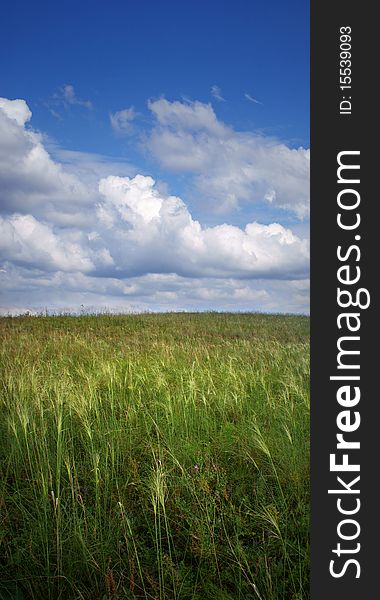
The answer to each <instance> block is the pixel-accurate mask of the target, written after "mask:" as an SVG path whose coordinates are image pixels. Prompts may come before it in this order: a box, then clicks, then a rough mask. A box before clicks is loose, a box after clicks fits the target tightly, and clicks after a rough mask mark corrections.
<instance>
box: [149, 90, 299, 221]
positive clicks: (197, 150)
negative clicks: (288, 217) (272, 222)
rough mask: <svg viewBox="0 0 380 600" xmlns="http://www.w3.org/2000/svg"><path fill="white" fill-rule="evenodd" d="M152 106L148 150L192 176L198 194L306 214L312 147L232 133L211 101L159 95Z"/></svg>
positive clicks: (223, 204)
mask: <svg viewBox="0 0 380 600" xmlns="http://www.w3.org/2000/svg"><path fill="white" fill-rule="evenodd" d="M148 106H149V108H150V110H151V111H152V113H153V115H154V117H155V119H156V126H155V127H154V128H153V130H152V132H151V135H150V136H149V138H148V140H147V142H146V146H147V148H148V149H149V150H150V152H151V153H152V154H153V156H154V157H155V158H156V159H157V161H158V162H159V163H160V164H161V165H162V166H163V167H165V168H167V169H169V170H173V171H185V172H188V173H190V174H192V175H193V176H194V183H195V186H196V188H197V190H198V192H199V193H201V194H202V195H203V196H204V197H206V198H207V199H208V200H209V201H213V202H214V205H215V206H216V207H219V208H222V209H231V208H236V207H237V206H238V205H239V203H241V202H242V201H244V202H260V201H261V202H268V203H272V204H273V205H274V206H276V207H279V208H282V209H287V210H291V211H292V212H294V213H295V214H296V215H297V216H298V217H300V218H303V217H306V216H307V215H308V212H309V162H310V153H309V150H308V149H305V148H302V147H300V148H298V149H292V148H289V147H288V146H286V145H285V144H284V143H281V142H279V141H278V140H275V139H271V138H267V137H264V136H260V135H258V134H254V133H250V132H237V131H234V130H233V129H232V128H230V127H228V126H227V125H225V124H224V123H222V122H221V121H219V120H218V119H217V117H216V115H215V113H214V111H213V108H212V107H211V105H209V104H203V103H201V102H178V101H176V102H169V101H168V100H166V99H164V98H161V99H159V100H156V101H150V102H149V104H148Z"/></svg>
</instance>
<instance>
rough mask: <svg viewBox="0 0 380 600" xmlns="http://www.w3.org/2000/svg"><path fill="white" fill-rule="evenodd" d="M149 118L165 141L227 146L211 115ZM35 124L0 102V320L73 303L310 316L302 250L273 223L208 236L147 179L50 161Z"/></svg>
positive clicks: (169, 109)
mask: <svg viewBox="0 0 380 600" xmlns="http://www.w3.org/2000/svg"><path fill="white" fill-rule="evenodd" d="M151 109H152V111H154V112H155V114H156V115H157V120H158V121H159V123H160V127H162V128H163V129H165V131H166V133H168V134H169V135H170V134H172V133H173V134H174V135H178V134H179V132H181V133H184V134H189V135H190V136H195V138H196V139H198V137H197V136H199V137H202V136H205V138H206V140H207V139H209V140H214V141H215V140H216V139H218V140H219V142H220V143H221V140H224V141H225V143H226V144H227V145H228V144H230V143H232V142H231V130H230V129H229V128H228V127H227V126H225V125H224V124H223V123H220V122H219V121H218V120H217V118H216V116H215V114H214V112H213V111H212V109H211V107H210V106H208V105H204V104H202V103H192V104H191V105H188V104H184V103H181V102H178V103H172V104H170V103H167V102H166V101H162V102H161V101H159V102H158V103H157V102H156V103H152V104H151ZM30 118H31V112H30V110H29V108H28V106H27V104H26V103H25V102H24V101H23V100H13V101H11V100H7V99H0V190H1V192H0V211H1V216H0V288H1V289H2V293H3V299H2V301H1V304H2V306H3V312H4V311H5V312H6V311H7V310H8V309H9V310H11V309H12V310H13V309H15V307H16V308H17V307H18V309H22V308H28V307H35V308H38V306H40V307H41V306H46V305H52V304H53V305H54V306H56V307H60V308H61V309H64V308H65V307H70V308H72V307H73V303H74V304H75V303H76V304H77V306H78V304H79V305H80V304H85V305H86V306H90V305H94V306H97V307H101V306H105V307H108V308H110V307H113V308H115V309H116V308H117V307H120V309H123V310H147V309H156V310H164V309H177V310H178V309H189V310H192V309H210V308H220V309H227V310H228V309H230V310H231V309H236V308H238V307H240V308H242V309H251V310H253V309H260V308H261V309H263V310H265V309H267V310H279V309H280V310H281V309H282V310H296V311H304V310H307V308H306V309H305V307H306V305H307V298H308V291H307V289H306V288H304V287H303V283H302V282H303V281H304V280H305V279H306V278H307V274H308V242H307V240H306V239H302V238H301V237H299V236H298V235H295V234H294V232H292V231H291V230H290V229H287V228H285V227H283V226H282V225H281V224H279V223H271V224H265V225H264V224H260V223H257V222H251V223H248V224H246V225H245V227H237V226H233V225H230V224H227V223H220V224H219V225H215V226H212V227H211V226H209V227H208V226H204V225H202V224H201V223H200V222H199V221H198V220H196V219H195V218H194V217H193V215H192V214H191V211H190V209H189V207H188V206H187V205H186V204H185V203H184V202H183V200H182V199H181V198H179V197H178V196H174V195H170V194H168V193H167V192H166V191H165V188H164V187H163V186H158V185H156V183H155V181H154V179H153V178H152V177H149V176H145V175H141V174H136V173H135V172H132V173H130V174H129V176H127V175H124V176H120V175H119V176H116V175H114V174H110V173H109V170H110V169H111V170H112V169H113V168H116V167H117V163H114V164H113V165H112V164H108V165H107V164H104V163H106V162H107V161H103V160H102V157H99V156H97V155H83V154H81V153H78V154H77V153H75V152H69V151H64V150H61V151H59V150H56V152H55V158H52V156H51V154H49V152H48V151H47V149H46V147H45V142H44V138H43V137H42V135H41V134H39V133H38V132H36V131H33V130H32V129H31V128H30V126H28V122H29V120H30ZM213 143H214V142H213ZM198 150H199V152H200V154H201V159H202V160H203V159H204V155H203V154H202V152H203V149H202V148H198ZM182 154H183V156H182V159H183V160H185V158H186V157H185V153H182ZM193 160H194V164H196V161H197V160H198V158H197V156H195V157H194V158H193ZM75 165H76V171H75V168H74V166H75ZM99 165H103V167H102V168H103V171H101V168H100V166H99ZM128 168H129V167H128ZM95 183H96V185H95ZM276 290H277V291H276ZM276 294H277V295H276ZM276 298H277V300H276ZM292 307H293V308H292Z"/></svg>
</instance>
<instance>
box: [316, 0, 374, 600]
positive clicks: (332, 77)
mask: <svg viewBox="0 0 380 600" xmlns="http://www.w3.org/2000/svg"><path fill="white" fill-rule="evenodd" d="M374 10H375V4H373V3H369V2H353V1H349V2H340V1H338V2H331V1H330V2H326V0H322V1H321V0H318V1H317V0H313V2H312V3H311V250H312V261H311V290H312V291H311V323H312V325H311V327H312V329H311V348H312V349H311V400H312V402H311V406H312V409H311V419H312V427H311V443H312V460H311V475H312V527H311V545H312V566H311V592H312V594H311V595H312V599H313V600H319V599H320V598H335V599H340V598H342V599H344V600H351V599H355V600H358V599H362V598H373V597H377V596H378V593H379V592H378V591H377V588H378V584H377V580H378V572H379V567H378V564H377V562H378V561H377V554H378V552H377V549H376V546H377V538H378V534H379V518H378V504H379V501H378V496H377V494H378V492H377V479H378V476H377V473H378V471H379V468H378V458H377V457H378V456H379V455H380V452H379V445H380V429H379V425H380V424H379V420H378V416H377V413H378V409H377V405H378V403H379V398H378V390H377V375H378V372H379V370H380V366H379V364H378V351H377V336H378V332H379V326H378V320H377V319H376V309H375V301H376V293H375V289H374V287H375V284H377V281H376V280H377V279H378V278H379V274H378V271H379V269H378V259H377V257H378V256H379V249H378V239H379V236H378V235H376V231H375V229H377V213H378V206H379V204H380V201H379V194H378V191H377V189H376V186H375V178H376V177H377V169H376V166H375V160H376V159H377V153H376V150H375V149H374V148H375V145H376V142H375V140H376V136H377V135H378V107H377V106H378V100H377V92H376V88H377V87H378V86H377V82H376V79H377V72H378V68H376V66H377V65H376V62H377V61H376V57H378V55H379V53H378V49H377V41H376V40H378V39H379V34H378V32H376V25H375V22H376V19H375V15H374ZM376 287H377V286H376Z"/></svg>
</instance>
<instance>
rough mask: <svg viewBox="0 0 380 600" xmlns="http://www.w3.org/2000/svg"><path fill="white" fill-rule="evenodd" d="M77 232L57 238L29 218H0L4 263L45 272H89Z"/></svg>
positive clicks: (40, 224) (47, 227) (0, 247)
mask: <svg viewBox="0 0 380 600" xmlns="http://www.w3.org/2000/svg"><path fill="white" fill-rule="evenodd" d="M80 238H81V234H80V233H79V232H74V233H67V232H66V233H65V234H64V235H62V234H61V235H60V236H59V235H56V234H55V233H54V232H53V230H52V228H51V227H50V226H49V225H46V224H44V223H40V222H39V221H37V220H36V219H35V218H34V217H33V216H31V215H17V214H15V215H12V216H11V217H8V218H3V217H0V252H1V256H2V258H3V260H5V261H10V262H12V263H14V264H16V265H17V264H21V265H31V266H34V267H38V268H39V269H41V270H46V271H58V270H59V271H84V272H86V271H89V270H91V269H92V268H93V266H94V265H93V263H92V261H91V259H90V258H89V257H88V256H86V253H85V252H84V250H83V248H82V247H81V244H80V242H81V239H80Z"/></svg>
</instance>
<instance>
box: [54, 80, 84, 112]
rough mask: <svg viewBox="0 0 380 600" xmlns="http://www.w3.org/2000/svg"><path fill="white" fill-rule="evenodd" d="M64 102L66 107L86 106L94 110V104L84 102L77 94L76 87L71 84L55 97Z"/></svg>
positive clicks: (66, 85)
mask: <svg viewBox="0 0 380 600" xmlns="http://www.w3.org/2000/svg"><path fill="white" fill-rule="evenodd" d="M54 97H55V98H57V99H58V100H60V101H61V102H62V104H63V105H64V106H67V105H71V106H75V105H76V106H84V107H85V108H92V102H91V101H90V100H82V99H81V98H78V96H77V95H76V93H75V90H74V86H72V85H71V84H67V83H66V84H65V85H64V86H63V87H62V88H61V89H60V91H59V92H58V93H57V94H55V96H54Z"/></svg>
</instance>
